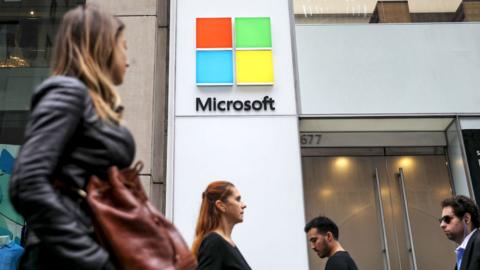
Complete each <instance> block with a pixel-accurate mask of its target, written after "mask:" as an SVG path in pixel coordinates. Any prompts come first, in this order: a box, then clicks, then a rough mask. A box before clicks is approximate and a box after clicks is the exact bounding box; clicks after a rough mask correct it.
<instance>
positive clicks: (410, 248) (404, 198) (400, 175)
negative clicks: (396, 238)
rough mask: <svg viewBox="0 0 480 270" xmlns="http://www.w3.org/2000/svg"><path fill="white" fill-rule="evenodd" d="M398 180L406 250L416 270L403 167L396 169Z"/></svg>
mask: <svg viewBox="0 0 480 270" xmlns="http://www.w3.org/2000/svg"><path fill="white" fill-rule="evenodd" d="M398 180H399V182H400V189H401V195H402V201H403V209H404V213H405V222H406V225H407V232H408V237H407V240H408V241H407V242H408V252H409V253H410V258H411V263H412V269H413V270H417V258H416V257H415V247H414V246H413V236H412V225H411V223H410V216H409V213H408V201H407V192H406V190H405V175H404V174H403V169H402V168H399V169H398Z"/></svg>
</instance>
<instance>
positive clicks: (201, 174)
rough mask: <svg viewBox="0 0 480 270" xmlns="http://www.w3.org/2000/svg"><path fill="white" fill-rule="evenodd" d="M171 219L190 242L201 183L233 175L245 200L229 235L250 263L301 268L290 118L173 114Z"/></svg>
mask: <svg viewBox="0 0 480 270" xmlns="http://www.w3.org/2000/svg"><path fill="white" fill-rule="evenodd" d="M175 133H176V136H175V164H174V179H175V181H174V187H173V189H174V201H173V220H174V223H175V224H176V225H177V226H178V228H179V229H180V231H181V232H182V234H183V235H184V236H185V239H186V240H187V241H188V242H189V243H191V242H192V240H193V237H194V229H195V223H196V219H197V216H198V211H199V207H200V202H201V194H202V192H203V191H204V189H205V188H206V186H207V185H208V183H210V182H212V181H215V180H221V179H225V180H229V181H232V182H233V183H234V184H235V185H236V187H237V188H238V189H239V191H240V193H241V194H242V199H243V200H244V201H245V202H246V204H247V208H246V210H245V215H244V222H243V223H242V224H239V225H237V226H236V227H235V229H234V231H233V239H234V241H235V242H236V243H237V244H238V247H239V249H240V250H241V251H242V253H243V255H244V256H245V258H246V260H247V261H248V262H249V264H250V266H251V267H252V269H276V270H281V269H285V270H292V269H307V267H308V266H307V253H306V252H307V242H306V236H305V233H304V232H303V227H304V225H305V223H304V218H305V217H304V208H303V202H304V201H303V189H302V178H301V165H300V153H299V145H298V144H299V143H298V133H297V119H296V117H295V116H288V117H196V118H193V117H179V118H177V120H176V130H175Z"/></svg>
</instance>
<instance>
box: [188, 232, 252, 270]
mask: <svg viewBox="0 0 480 270" xmlns="http://www.w3.org/2000/svg"><path fill="white" fill-rule="evenodd" d="M207 269H208V270H251V268H250V266H249V265H248V263H247V261H246V260H245V258H243V255H242V253H240V250H238V248H237V247H236V246H232V245H231V244H230V243H229V242H227V241H226V240H225V239H224V238H223V237H222V236H220V235H219V234H218V233H215V232H211V233H209V234H207V235H206V236H205V237H204V238H203V240H202V243H201V244H200V249H199V250H198V268H197V270H207Z"/></svg>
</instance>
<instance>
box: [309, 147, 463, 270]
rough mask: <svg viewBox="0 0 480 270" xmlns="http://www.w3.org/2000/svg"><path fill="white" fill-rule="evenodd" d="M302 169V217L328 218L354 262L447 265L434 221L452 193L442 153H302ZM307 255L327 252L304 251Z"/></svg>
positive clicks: (318, 263)
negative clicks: (303, 154) (401, 154)
mask: <svg viewBox="0 0 480 270" xmlns="http://www.w3.org/2000/svg"><path fill="white" fill-rule="evenodd" d="M303 173H304V190H305V206H306V207H305V208H306V209H305V210H306V215H307V220H310V219H311V218H313V217H315V216H317V215H320V214H323V215H326V216H329V217H330V218H332V219H333V220H334V221H335V222H336V223H337V225H338V227H339V230H340V234H339V235H340V236H339V240H340V242H341V244H342V245H343V247H344V248H345V249H346V250H347V251H348V252H349V253H350V254H351V255H352V257H353V258H354V260H355V261H356V263H357V265H358V267H359V269H388V270H397V269H398V270H408V269H411V270H416V269H422V270H423V269H424V270H429V269H445V270H447V269H451V268H452V265H453V264H454V262H455V258H454V253H453V250H454V249H455V246H454V244H453V243H452V242H450V241H449V240H447V239H446V237H445V236H444V235H443V233H442V232H441V230H440V228H439V225H438V221H437V217H438V216H439V215H440V211H441V209H440V201H441V200H442V199H443V198H445V197H448V196H450V194H451V186H450V180H449V174H448V169H447V167H446V163H445V157H444V156H441V155H439V156H433V155H432V156H361V157H303ZM432 243H435V244H434V245H433V244H432ZM309 263H310V269H323V267H325V263H326V260H321V259H319V258H318V257H317V255H316V254H315V253H314V252H312V251H310V253H309Z"/></svg>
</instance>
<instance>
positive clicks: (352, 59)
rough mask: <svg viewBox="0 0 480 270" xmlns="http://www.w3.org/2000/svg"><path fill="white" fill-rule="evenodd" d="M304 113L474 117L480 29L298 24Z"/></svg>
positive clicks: (459, 25)
mask: <svg viewBox="0 0 480 270" xmlns="http://www.w3.org/2000/svg"><path fill="white" fill-rule="evenodd" d="M296 37H297V54H298V67H299V81H300V93H301V107H302V108H301V113H302V114H407V113H411V114H436V113H475V112H479V107H478V104H480V91H478V85H480V77H479V76H478V74H479V73H480V50H479V49H478V48H480V24H479V23H465V24H463V23H455V24H448V23H442V24H440V23H437V24H381V25H368V24H365V25H297V26H296Z"/></svg>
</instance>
